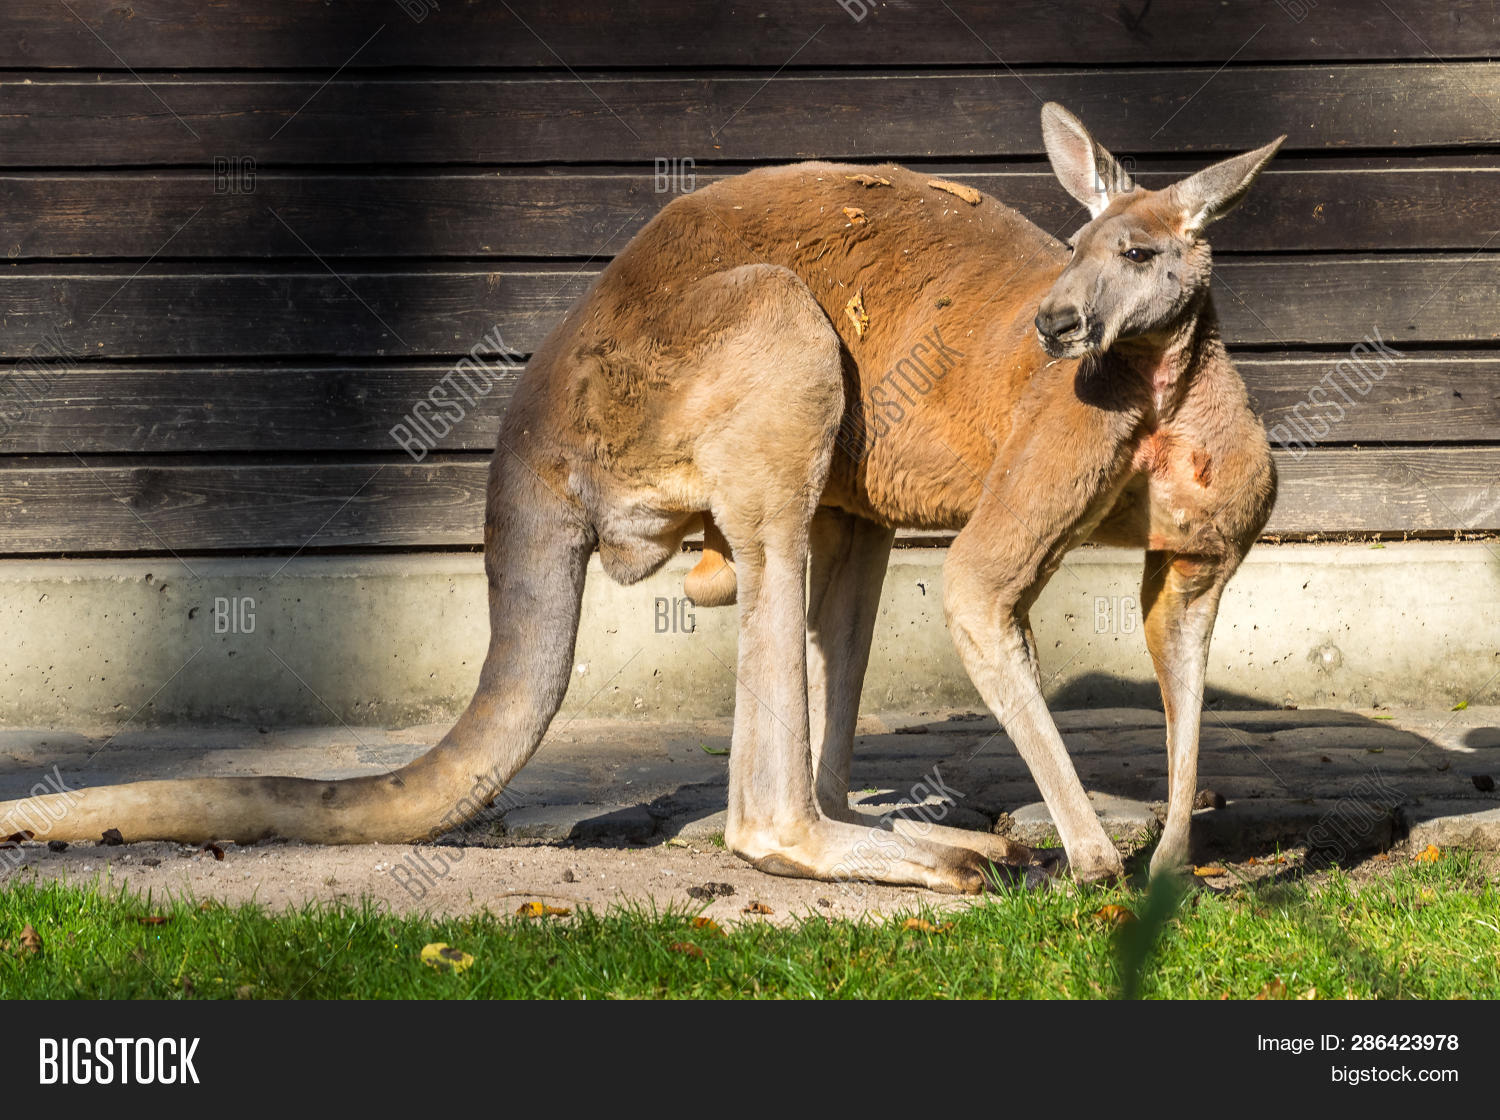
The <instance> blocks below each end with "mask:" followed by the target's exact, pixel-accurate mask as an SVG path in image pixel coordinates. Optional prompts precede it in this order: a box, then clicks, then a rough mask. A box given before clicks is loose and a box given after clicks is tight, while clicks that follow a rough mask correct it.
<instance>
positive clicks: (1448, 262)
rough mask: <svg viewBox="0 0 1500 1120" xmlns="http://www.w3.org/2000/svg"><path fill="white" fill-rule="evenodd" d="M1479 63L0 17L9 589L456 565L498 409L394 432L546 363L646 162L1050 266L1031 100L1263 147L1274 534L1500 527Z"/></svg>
mask: <svg viewBox="0 0 1500 1120" xmlns="http://www.w3.org/2000/svg"><path fill="white" fill-rule="evenodd" d="M856 16H859V17H860V18H858V19H856V18H855V17H856ZM1496 56H1500V17H1497V16H1496V15H1495V14H1493V9H1492V5H1491V4H1489V3H1488V2H1479V0H1458V2H1450V3H1444V4H1441V5H1434V4H1425V3H1418V2H1416V0H1391V2H1390V3H1389V5H1386V4H1381V3H1373V4H1371V3H1364V2H1355V0H1318V2H1317V3H1313V0H1281V2H1280V3H1278V2H1274V0H1263V2H1262V0H1236V2H1234V3H1232V4H1221V3H1217V2H1192V3H1190V2H1186V0H1175V2H1174V0H1083V2H1078V3H1060V2H1059V3H1035V2H1031V0H1013V2H1011V3H1005V4H999V3H986V2H983V0H948V2H946V3H945V2H943V0H930V2H929V0H912V2H909V3H887V4H881V3H874V2H873V0H845V2H844V3H842V4H841V3H839V2H838V0H826V2H825V0H758V2H757V3H754V4H751V5H748V6H744V5H739V4H734V3H689V2H687V0H636V2H633V3H614V4H607V3H602V2H601V3H594V4H583V3H566V2H563V3H558V2H553V3H538V2H535V0H509V2H508V3H502V2H499V0H474V2H469V3H463V2H461V0H441V6H433V5H432V4H431V2H430V0H400V2H397V0H390V2H388V3H380V2H368V3H346V2H324V0H263V2H256V0H223V2H220V3H214V4H204V3H201V2H199V0H130V2H129V3H128V4H126V3H121V2H120V0H69V2H68V4H66V5H64V4H59V3H58V2H57V0H8V3H7V5H6V7H5V9H4V11H3V14H0V248H3V250H4V253H5V260H4V262H3V264H0V314H3V316H4V320H3V329H0V362H3V366H0V375H9V379H8V380H0V554H5V555H37V554H42V555H58V554H69V555H74V554H115V553H152V552H165V551H168V550H170V551H173V552H189V551H191V552H206V551H213V550H223V551H229V552H246V551H261V550H265V551H273V550H286V551H290V550H296V549H306V550H307V551H308V552H315V551H318V550H327V549H340V548H346V549H347V548H358V549H372V548H419V547H471V546H474V545H476V544H477V543H478V541H479V539H480V525H481V513H482V511H481V505H482V494H483V478H484V471H485V462H486V457H487V456H486V452H487V450H488V448H489V447H490V446H491V443H490V441H491V438H492V432H493V431H494V428H495V424H496V417H497V415H498V414H499V412H500V410H501V409H502V408H503V407H504V397H505V395H506V392H507V391H508V386H509V385H510V384H511V383H512V380H513V379H512V378H510V377H507V378H505V379H502V383H501V384H500V387H499V388H498V389H497V391H496V392H495V393H493V394H492V395H491V396H490V397H489V398H488V399H487V400H486V401H485V402H484V407H482V408H480V409H478V410H475V411H473V412H472V413H471V414H470V415H468V416H467V417H466V418H465V419H464V421H463V422H462V423H460V424H458V425H457V426H456V427H454V429H453V430H452V431H451V432H450V433H449V434H448V435H447V436H446V437H445V438H444V439H443V440H442V442H441V443H440V445H439V446H438V447H437V448H436V449H434V450H433V452H432V453H431V454H430V455H428V456H427V457H426V458H425V459H424V460H423V461H421V462H413V461H412V459H411V458H409V457H408V456H407V455H406V454H404V453H403V452H402V451H401V450H400V449H399V448H398V447H397V446H396V444H395V442H394V441H393V440H392V438H391V436H390V434H389V431H390V429H391V427H392V426H393V425H394V424H396V423H397V422H398V421H400V420H401V418H402V417H403V416H404V415H405V414H406V413H407V412H408V411H409V410H410V408H411V406H412V404H413V402H415V401H416V400H418V399H419V398H420V397H422V396H423V395H424V394H425V393H426V392H427V390H428V389H429V388H430V387H431V386H432V385H433V384H434V382H435V381H436V380H437V378H439V377H441V376H442V375H443V374H444V373H446V372H447V371H448V370H449V369H450V368H451V367H452V364H453V363H454V361H455V360H457V359H458V358H459V357H461V356H462V355H464V354H465V353H467V352H468V351H469V350H470V348H471V347H472V346H474V345H475V344H478V343H480V342H481V340H482V339H483V338H484V337H485V336H486V335H487V334H488V333H489V332H491V331H492V329H493V328H495V327H497V326H498V328H499V330H500V332H501V334H502V335H503V337H504V339H505V341H506V343H507V344H508V346H509V347H511V348H512V349H514V350H515V351H517V352H518V353H519V354H520V355H521V356H522V357H524V354H525V352H526V351H528V350H529V349H531V348H532V347H534V346H535V345H536V344H537V342H538V341H539V340H540V339H541V338H542V337H543V336H544V335H545V333H546V331H547V330H548V329H549V327H550V325H551V324H552V323H553V322H554V321H555V319H556V318H557V316H558V315H559V314H560V313H561V312H562V311H563V309H564V308H566V306H567V305H568V303H569V302H570V301H571V300H572V299H573V298H574V297H575V296H576V295H577V294H578V293H579V292H580V291H581V290H582V289H583V288H584V286H585V285H586V283H587V282H588V279H589V277H590V276H591V275H592V274H593V273H594V272H595V271H596V270H597V269H598V268H599V267H600V266H601V264H602V263H603V262H605V261H606V260H607V259H608V258H609V256H610V255H611V254H612V253H614V252H616V251H617V250H618V249H619V248H620V246H622V245H623V244H624V243H625V242H626V241H627V240H628V239H629V237H630V235H631V234H632V233H633V232H635V230H637V229H639V228H640V226H641V225H642V224H643V223H644V222H645V221H646V220H648V219H649V218H650V217H651V215H652V214H654V213H655V212H656V211H657V209H659V208H660V207H661V206H662V205H663V204H665V202H667V201H669V200H670V198H671V197H672V193H671V192H670V190H668V191H661V190H658V186H659V185H660V183H659V182H658V178H657V174H656V172H657V169H658V161H662V160H666V161H681V160H692V161H693V165H694V171H695V174H696V176H697V180H696V181H697V182H698V183H699V184H700V185H701V184H702V183H703V182H705V181H707V180H709V179H711V178H713V177H716V176H720V175H725V174H732V173H734V172H735V171H738V170H742V169H744V168H747V167H750V166H753V165H755V164H758V163H765V162H780V161H789V160H795V159H801V158H808V157H827V158H841V159H851V160H861V161H863V160H868V161H872V162H873V161H877V160H883V159H897V160H900V161H902V162H906V163H908V164H911V165H914V166H920V167H923V168H931V169H933V170H934V171H940V172H942V173H943V174H945V175H948V176H950V177H952V178H955V179H958V180H961V181H964V182H969V183H972V184H974V185H975V186H978V187H980V188H981V189H984V190H986V191H990V192H992V193H994V194H996V195H998V196H999V197H1001V198H1002V199H1004V200H1006V201H1008V202H1010V203H1012V204H1013V205H1016V206H1018V207H1019V208H1020V209H1022V210H1023V211H1024V212H1025V213H1027V214H1028V215H1029V216H1031V217H1032V218H1033V219H1034V220H1036V221H1037V222H1039V223H1040V224H1042V225H1043V226H1044V227H1046V228H1048V229H1049V230H1053V229H1057V227H1058V224H1059V223H1061V222H1063V221H1065V219H1066V218H1067V215H1068V214H1069V213H1070V212H1071V211H1072V210H1073V209H1074V207H1073V205H1072V203H1071V202H1070V201H1069V200H1067V198H1066V196H1065V195H1064V194H1063V192H1062V190H1061V188H1060V187H1058V186H1057V185H1056V183H1055V182H1054V181H1053V179H1052V177H1051V175H1050V172H1049V170H1048V168H1047V165H1046V161H1045V157H1044V156H1043V155H1042V153H1041V137H1040V128H1039V125H1038V110H1039V108H1040V104H1041V101H1042V100H1046V99H1056V100H1059V101H1062V102H1063V103H1064V104H1066V105H1067V106H1069V107H1070V108H1071V109H1073V110H1074V111H1075V112H1077V113H1078V114H1079V115H1080V116H1081V117H1082V118H1083V119H1084V120H1085V121H1086V122H1088V124H1089V125H1090V127H1091V128H1092V129H1093V130H1094V131H1095V133H1096V134H1097V135H1098V136H1099V137H1100V139H1101V140H1103V141H1104V142H1105V143H1106V144H1108V145H1109V146H1110V147H1111V148H1112V149H1113V150H1114V151H1115V152H1116V153H1117V154H1120V155H1122V156H1129V157H1130V158H1132V159H1133V160H1135V167H1136V169H1137V172H1138V174H1139V176H1140V177H1141V178H1142V180H1143V181H1144V182H1145V183H1146V184H1147V185H1156V184H1158V183H1161V182H1165V181H1167V180H1169V179H1170V178H1171V177H1172V176H1174V175H1178V174H1182V173H1184V172H1186V171H1188V170H1191V169H1194V168H1196V167H1198V166H1201V165H1202V164H1203V163H1205V162H1207V161H1209V160H1210V159H1212V158H1215V157H1217V156H1220V155H1223V154H1228V153H1233V152H1235V151H1238V150H1241V149H1245V148H1248V147H1252V146H1257V145H1259V144H1262V143H1264V142H1266V141H1267V140H1269V139H1271V138H1273V137H1274V136H1276V135H1277V134H1278V133H1282V132H1285V133H1288V134H1289V136H1290V138H1289V139H1288V141H1287V143H1286V145H1285V147H1284V149H1283V151H1282V154H1281V155H1280V156H1278V157H1277V159H1276V161H1275V162H1274V164H1273V165H1272V168H1271V169H1270V170H1269V172H1268V173H1267V174H1266V175H1265V177H1264V178H1263V179H1262V180H1261V182H1260V184H1259V185H1258V186H1257V187H1256V189H1255V191H1254V192H1253V194H1252V196H1251V198H1250V200H1249V201H1248V202H1246V204H1245V205H1244V206H1243V207H1242V208H1241V210H1240V211H1239V212H1238V213H1237V214H1236V215H1234V216H1233V217H1232V218H1230V219H1228V220H1227V221H1226V222H1224V223H1223V224H1222V225H1221V226H1220V227H1218V229H1217V231H1216V237H1215V247H1216V251H1217V262H1218V267H1217V272H1216V274H1217V280H1216V284H1217V301H1218V305H1219V309H1220V314H1221V317H1222V319H1223V321H1224V325H1225V329H1226V334H1227V336H1228V338H1229V341H1230V342H1231V344H1232V346H1233V348H1234V350H1235V353H1236V356H1237V359H1238V361H1239V363H1240V366H1241V369H1242V370H1243V372H1244V374H1245V377H1246V380H1247V381H1248V382H1249V384H1250V387H1251V391H1252V393H1253V395H1254V397H1255V399H1256V401H1257V404H1258V407H1259V408H1260V409H1261V411H1262V413H1263V415H1264V417H1265V419H1266V421H1267V423H1268V425H1269V426H1270V427H1271V429H1272V431H1273V432H1274V433H1277V434H1278V438H1279V439H1281V441H1282V442H1283V443H1286V444H1287V446H1286V447H1284V448H1283V449H1282V450H1281V451H1280V452H1279V453H1278V454H1279V455H1280V466H1281V470H1282V476H1283V496H1282V499H1281V502H1280V504H1279V507H1278V510H1277V513H1276V516H1275V520H1274V522H1273V524H1272V529H1273V530H1275V531H1277V532H1281V533H1292V534H1305V533H1340V532H1360V533H1375V532H1379V533H1402V532H1444V533H1447V532H1452V531H1454V530H1494V529H1500V482H1497V474H1500V299H1497V296H1500V189H1497V187H1500V146H1497V145H1500V63H1496V62H1493V61H1489V60H1490V59H1491V58H1493V57H1496ZM671 166H674V167H680V166H683V165H679V164H673V165H671ZM1060 232H1064V233H1066V232H1069V231H1067V230H1062V231H1060ZM1375 337H1379V338H1381V339H1383V340H1384V341H1385V343H1386V344H1387V345H1389V346H1392V347H1395V348H1396V349H1398V350H1400V351H1401V353H1402V354H1403V355H1404V356H1403V357H1402V358H1400V359H1399V360H1397V361H1396V362H1395V365H1394V367H1391V368H1388V369H1387V371H1386V375H1385V376H1384V377H1383V378H1381V379H1379V380H1377V381H1374V382H1373V383H1371V384H1370V385H1369V386H1368V388H1367V389H1366V390H1365V391H1364V392H1362V393H1358V394H1355V395H1354V396H1353V397H1352V401H1351V402H1350V403H1348V405H1347V407H1344V408H1343V409H1342V410H1341V411H1342V412H1343V413H1344V415H1343V416H1342V417H1340V418H1338V420H1337V422H1336V423H1328V421H1331V420H1333V419H1334V416H1333V412H1332V411H1331V409H1330V407H1329V406H1327V405H1326V404H1318V403H1316V401H1315V402H1314V403H1312V404H1308V403H1304V402H1307V401H1308V396H1309V390H1311V389H1313V387H1314V386H1317V385H1318V384H1319V382H1320V379H1323V378H1325V377H1326V376H1327V375H1329V374H1332V373H1334V372H1335V370H1336V367H1337V364H1338V363H1339V362H1340V361H1342V360H1345V359H1347V358H1348V356H1349V351H1350V348H1351V347H1352V346H1354V345H1356V344H1358V343H1360V342H1361V341H1362V340H1366V339H1370V338H1375ZM1314 396H1315V397H1316V394H1314ZM1299 406H1300V407H1299ZM1299 418H1301V419H1304V420H1307V423H1306V424H1305V425H1303V424H1299V423H1298V420H1299ZM1325 429H1326V430H1325ZM1310 444H1316V446H1307V445H1310Z"/></svg>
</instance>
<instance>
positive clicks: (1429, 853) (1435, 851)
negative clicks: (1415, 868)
mask: <svg viewBox="0 0 1500 1120" xmlns="http://www.w3.org/2000/svg"><path fill="white" fill-rule="evenodd" d="M1411 858H1412V859H1413V860H1415V861H1416V862H1417V863H1436V862H1437V861H1438V860H1440V859H1442V858H1443V852H1442V849H1441V848H1439V847H1438V846H1437V845H1436V844H1428V845H1427V847H1425V848H1423V849H1422V850H1421V851H1420V852H1418V853H1417V854H1416V855H1414V856H1412V857H1411Z"/></svg>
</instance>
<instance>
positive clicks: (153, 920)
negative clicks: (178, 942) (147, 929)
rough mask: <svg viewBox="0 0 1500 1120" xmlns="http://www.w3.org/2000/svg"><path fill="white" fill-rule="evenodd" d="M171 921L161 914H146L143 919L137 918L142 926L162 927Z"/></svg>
mask: <svg viewBox="0 0 1500 1120" xmlns="http://www.w3.org/2000/svg"><path fill="white" fill-rule="evenodd" d="M171 920H172V919H171V918H168V917H166V916H164V915H162V914H147V915H146V916H145V917H144V918H137V919H136V921H138V922H140V923H141V925H143V926H164V925H166V924H167V923H168V922H170V921H171Z"/></svg>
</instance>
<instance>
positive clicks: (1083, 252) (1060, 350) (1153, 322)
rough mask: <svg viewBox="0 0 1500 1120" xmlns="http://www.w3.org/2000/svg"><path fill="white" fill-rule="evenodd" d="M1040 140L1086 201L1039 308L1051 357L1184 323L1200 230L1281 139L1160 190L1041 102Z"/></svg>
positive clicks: (1199, 269) (1191, 306) (1200, 250)
mask: <svg viewBox="0 0 1500 1120" xmlns="http://www.w3.org/2000/svg"><path fill="white" fill-rule="evenodd" d="M1042 138H1043V141H1044V142H1045V144H1046V146H1047V156H1048V158H1049V159H1051V161H1052V170H1053V171H1054V172H1056V174H1057V178H1058V180H1059V181H1060V182H1061V183H1062V185H1063V187H1064V188H1065V189H1066V190H1067V192H1068V193H1069V194H1071V195H1072V196H1073V197H1074V198H1076V199H1077V200H1078V201H1079V202H1081V203H1083V204H1084V205H1085V206H1087V207H1088V210H1089V222H1088V224H1087V225H1085V226H1084V227H1083V228H1082V229H1080V230H1079V231H1078V232H1077V233H1075V234H1074V235H1073V237H1072V238H1071V239H1070V240H1069V242H1068V245H1069V247H1070V248H1071V249H1072V250H1073V259H1072V260H1070V261H1069V262H1068V265H1067V267H1066V268H1064V269H1063V271H1062V275H1060V276H1059V277H1058V278H1057V281H1056V283H1054V284H1053V285H1052V290H1051V291H1049V292H1048V293H1047V295H1046V297H1045V298H1044V299H1043V300H1042V305H1041V307H1040V309H1039V310H1038V312H1037V317H1036V329H1037V336H1038V338H1039V339H1040V341H1041V344H1042V348H1043V349H1044V350H1046V351H1047V353H1048V354H1049V355H1051V356H1052V357H1054V358H1081V357H1084V356H1085V355H1090V354H1100V353H1103V352H1104V351H1106V350H1108V349H1109V348H1110V347H1111V346H1113V345H1114V344H1115V343H1117V342H1120V341H1123V340H1127V339H1132V338H1146V337H1152V336H1156V337H1160V338H1163V339H1165V338H1167V337H1170V336H1171V335H1173V334H1175V333H1176V332H1177V331H1178V330H1180V329H1181V328H1182V327H1184V326H1185V325H1188V324H1189V323H1190V321H1191V319H1192V317H1193V316H1195V315H1196V314H1197V313H1198V309H1199V308H1200V307H1201V306H1202V303H1203V297H1204V295H1205V294H1206V293H1207V292H1208V280H1209V274H1210V272H1211V271H1212V255H1211V254H1210V252H1209V248H1208V242H1207V241H1206V240H1204V238H1203V230H1204V228H1205V227H1206V226H1207V225H1208V224H1209V223H1210V222H1213V221H1215V220H1217V219H1219V218H1222V217H1223V216H1224V215H1225V214H1227V213H1229V211H1230V210H1232V209H1233V208H1234V207H1235V205H1236V204H1237V203H1239V201H1240V200H1241V199H1242V198H1244V197H1245V194H1246V192H1247V191H1248V190H1249V189H1250V184H1251V183H1253V182H1254V181H1255V177H1256V176H1257V175H1259V174H1260V170H1261V168H1263V167H1264V166H1265V165H1266V163H1267V162H1268V161H1269V160H1270V158H1271V157H1272V156H1273V155H1275V154H1276V149H1277V148H1279V147H1280V146H1281V142H1282V141H1283V140H1285V139H1286V137H1285V136H1282V137H1280V138H1279V139H1277V140H1273V141H1272V142H1271V143H1269V144H1267V145H1266V146H1265V147H1264V148H1257V149H1256V150H1255V151H1253V152H1246V153H1245V154H1244V155H1241V156H1235V157H1234V158H1233V159H1226V160H1224V161H1223V162H1222V163H1216V164H1214V165H1213V166H1211V167H1206V168H1204V169H1203V170H1202V171H1200V172H1198V173H1197V174H1196V175H1192V176H1190V177H1189V178H1186V179H1183V180H1181V181H1180V182H1177V183H1173V184H1172V185H1171V186H1169V187H1164V188H1163V189H1161V190H1158V191H1150V190H1146V189H1144V188H1141V187H1137V186H1136V185H1135V184H1134V183H1132V182H1131V180H1130V176H1129V175H1128V174H1127V173H1126V171H1125V169H1124V168H1123V167H1121V166H1120V164H1119V162H1118V161H1117V160H1116V159H1115V157H1114V156H1112V155H1110V154H1109V152H1107V151H1106V150H1105V149H1104V146H1103V145H1102V144H1100V143H1099V142H1098V141H1096V140H1095V139H1094V138H1093V137H1092V136H1090V135H1089V132H1088V129H1086V128H1084V127H1083V124H1082V122H1080V121H1079V120H1078V118H1077V117H1075V116H1073V114H1072V113H1069V112H1068V111H1067V110H1066V109H1064V108H1063V107H1062V106H1061V105H1058V104H1056V103H1054V102H1049V103H1048V104H1047V105H1045V106H1044V107H1043V108H1042Z"/></svg>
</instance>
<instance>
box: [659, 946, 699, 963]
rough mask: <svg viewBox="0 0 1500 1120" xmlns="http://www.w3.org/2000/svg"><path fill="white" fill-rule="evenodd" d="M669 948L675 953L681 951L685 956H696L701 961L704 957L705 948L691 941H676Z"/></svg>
mask: <svg viewBox="0 0 1500 1120" xmlns="http://www.w3.org/2000/svg"><path fill="white" fill-rule="evenodd" d="M667 948H668V949H671V950H672V952H674V953H681V954H682V955H683V956H685V957H695V958H696V959H698V960H700V961H701V960H703V957H704V954H703V950H702V949H700V948H699V947H698V946H696V945H694V944H692V943H691V942H689V941H674V942H672V944H670V945H668V946H667Z"/></svg>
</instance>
